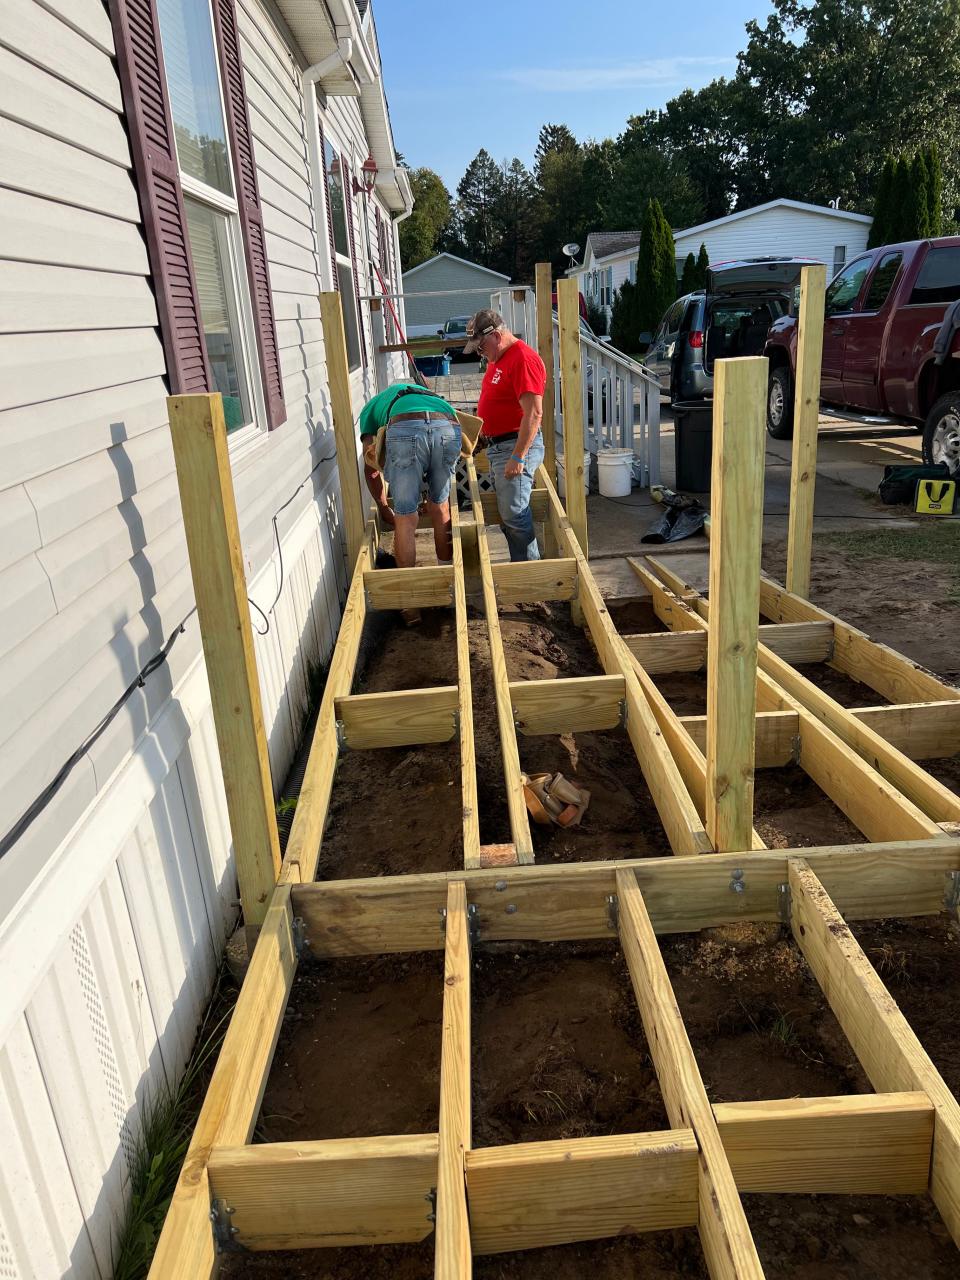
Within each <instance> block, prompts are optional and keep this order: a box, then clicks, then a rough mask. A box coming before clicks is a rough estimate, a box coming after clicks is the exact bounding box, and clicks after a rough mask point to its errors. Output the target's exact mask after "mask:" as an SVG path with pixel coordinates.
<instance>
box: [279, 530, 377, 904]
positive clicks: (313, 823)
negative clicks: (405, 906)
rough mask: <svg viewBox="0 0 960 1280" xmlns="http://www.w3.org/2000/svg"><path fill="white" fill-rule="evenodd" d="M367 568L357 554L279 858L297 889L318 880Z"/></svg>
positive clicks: (366, 555)
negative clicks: (340, 710) (340, 713)
mask: <svg viewBox="0 0 960 1280" xmlns="http://www.w3.org/2000/svg"><path fill="white" fill-rule="evenodd" d="M370 563H371V560H370V548H369V546H368V545H364V546H363V547H361V548H360V554H359V555H358V556H357V562H356V565H355V566H354V570H353V578H352V579H351V582H350V590H349V592H348V594H347V603H346V605H345V606H344V609H343V616H342V617H341V619H340V630H339V631H338V632H337V643H336V645H335V646H334V650H333V657H332V659H331V660H330V670H329V672H328V673H327V681H326V684H325V685H324V687H323V698H322V700H321V702H320V711H319V713H318V715H317V724H316V728H315V729H314V731H313V742H312V743H311V744H310V754H309V756H308V757H307V768H306V772H305V773H304V775H303V782H302V783H301V785H300V796H299V798H298V800H297V808H296V812H295V813H294V816H293V826H292V827H291V829H290V836H289V839H288V840H287V851H286V853H285V854H284V858H283V870H282V872H281V874H280V879H281V881H287V882H291V883H300V882H301V881H304V882H305V881H309V880H312V879H313V878H314V876H315V875H316V874H317V863H318V862H319V860H320V841H321V840H322V839H323V829H324V827H325V826H326V822H327V809H328V807H329V805H330V792H331V790H332V789H333V778H334V774H335V772H336V768H337V756H338V752H339V747H338V745H337V699H338V698H341V697H346V695H347V694H349V692H350V690H351V688H352V687H353V675H354V672H355V670H356V666H357V654H358V652H359V649H360V639H361V636H362V635H363V623H364V619H365V617H366V612H367V607H366V602H365V597H364V592H363V577H364V572H365V571H366V569H367V566H368V565H369V564H370Z"/></svg>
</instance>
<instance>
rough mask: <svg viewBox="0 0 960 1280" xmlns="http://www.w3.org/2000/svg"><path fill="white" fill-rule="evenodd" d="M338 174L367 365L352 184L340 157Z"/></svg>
mask: <svg viewBox="0 0 960 1280" xmlns="http://www.w3.org/2000/svg"><path fill="white" fill-rule="evenodd" d="M340 172H341V173H342V174H343V204H344V212H345V213H346V217H347V226H348V227H349V229H350V261H351V262H352V263H353V292H354V295H355V296H356V300H357V331H358V332H359V334H360V355H361V359H362V360H363V363H364V364H366V363H367V337H366V334H365V333H364V329H363V312H362V310H361V309H360V270H359V265H358V263H357V237H356V233H355V231H354V226H353V222H354V219H353V196H352V195H351V194H350V192H351V190H352V188H353V183H352V182H351V180H350V170H349V169H348V167H347V162H346V160H344V159H343V158H342V157H341V159H340Z"/></svg>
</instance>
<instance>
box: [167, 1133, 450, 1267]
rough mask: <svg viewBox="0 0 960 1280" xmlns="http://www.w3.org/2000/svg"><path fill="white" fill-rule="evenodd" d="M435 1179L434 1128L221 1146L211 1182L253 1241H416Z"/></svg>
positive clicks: (244, 1238) (271, 1244) (304, 1245)
mask: <svg viewBox="0 0 960 1280" xmlns="http://www.w3.org/2000/svg"><path fill="white" fill-rule="evenodd" d="M436 1185H437V1135H436V1134H435V1133H421V1134H411V1135H409V1136H407V1135H403V1136H390V1137H383V1138H341V1139H332V1140H328V1141H325V1142H268V1143H263V1144H257V1145H254V1146H235V1147H220V1148H218V1149H217V1150H216V1151H214V1152H213V1153H212V1154H211V1157H210V1188H211V1192H212V1194H213V1196H214V1197H216V1198H217V1199H218V1200H220V1201H221V1202H222V1203H223V1204H224V1205H229V1207H230V1208H231V1209H232V1210H233V1213H232V1214H231V1215H230V1223H231V1225H232V1226H233V1227H235V1228H236V1231H237V1236H236V1243H237V1244H239V1245H242V1247H243V1248H245V1249H252V1250H265V1249H313V1248H320V1247H323V1248H336V1247H339V1246H342V1245H372V1244H415V1243H416V1242H418V1241H420V1240H423V1239H425V1238H426V1237H427V1236H428V1235H429V1234H430V1232H431V1231H432V1230H433V1223H432V1222H431V1221H430V1216H431V1209H430V1202H431V1193H432V1191H433V1189H434V1188H435V1187H436ZM209 1229H210V1224H209V1222H208V1223H207V1230H208V1232H209ZM179 1275H180V1276H181V1277H185V1276H187V1275H190V1276H191V1280H192V1277H193V1273H192V1272H188V1271H186V1270H184V1271H181V1272H179Z"/></svg>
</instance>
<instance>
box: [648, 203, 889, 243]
mask: <svg viewBox="0 0 960 1280" xmlns="http://www.w3.org/2000/svg"><path fill="white" fill-rule="evenodd" d="M767 209H799V210H800V211H801V212H802V213H819V214H823V215H825V216H827V217H831V218H843V219H846V220H847V221H848V222H866V223H869V222H872V221H873V219H872V218H871V217H870V216H869V215H868V214H866V213H854V212H853V211H852V210H850V209H831V208H830V206H829V205H823V204H807V203H806V202H805V201H803V200H787V199H786V198H784V197H781V198H780V199H779V200H768V201H767V203H766V204H755V205H754V206H753V207H752V208H751V209H738V210H737V211H736V213H728V214H726V215H725V216H724V217H722V218H713V219H712V220H711V221H710V222H700V223H698V224H697V225H696V226H695V227H683V228H681V229H680V230H679V231H674V233H673V238H674V240H678V239H680V237H681V236H691V235H694V234H696V233H698V232H700V231H711V230H712V229H713V228H714V227H722V226H723V225H724V224H725V223H728V222H737V221H739V220H740V219H741V218H750V217H752V216H753V215H754V214H755V213H764V212H765V211H766V210H767Z"/></svg>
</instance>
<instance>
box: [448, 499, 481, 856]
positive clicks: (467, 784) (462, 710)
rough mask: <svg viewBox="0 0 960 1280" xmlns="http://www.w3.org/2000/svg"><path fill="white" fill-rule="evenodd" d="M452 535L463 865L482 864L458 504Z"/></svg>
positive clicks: (452, 507) (453, 514) (452, 512)
mask: <svg viewBox="0 0 960 1280" xmlns="http://www.w3.org/2000/svg"><path fill="white" fill-rule="evenodd" d="M450 517H451V522H452V530H451V532H452V535H453V612H454V622H455V625H456V628H457V694H458V698H459V702H458V707H457V710H458V715H459V725H460V794H461V801H462V804H461V817H462V824H463V865H464V866H465V867H479V866H480V813H479V808H478V801H477V757H476V751H475V749H474V736H473V690H472V684H471V676H470V635H469V631H468V628H467V591H466V582H465V581H464V571H465V570H464V548H463V531H464V526H463V525H462V524H461V522H460V512H459V511H458V509H457V504H456V503H455V502H452V503H451V504H450Z"/></svg>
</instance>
